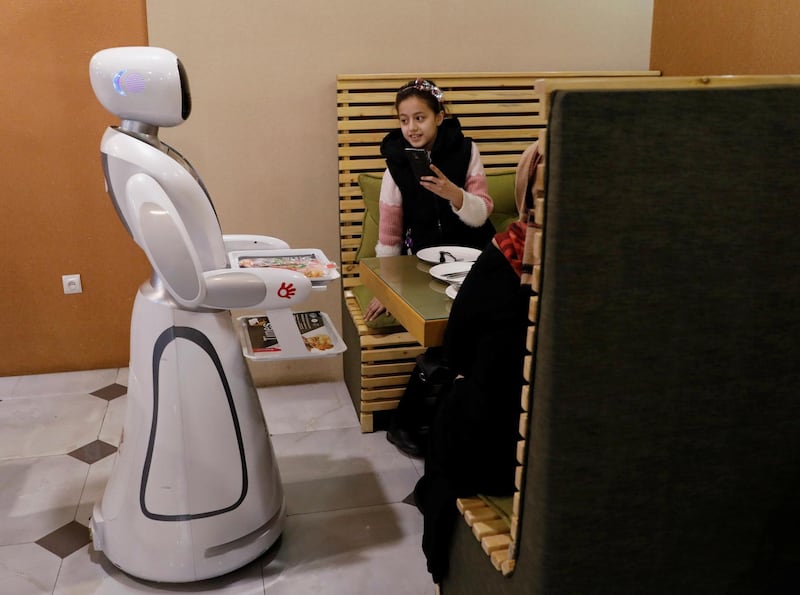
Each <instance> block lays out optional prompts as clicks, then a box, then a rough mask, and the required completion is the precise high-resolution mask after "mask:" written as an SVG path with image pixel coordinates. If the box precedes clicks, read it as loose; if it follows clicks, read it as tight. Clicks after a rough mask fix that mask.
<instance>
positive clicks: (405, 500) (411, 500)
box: [402, 492, 417, 506]
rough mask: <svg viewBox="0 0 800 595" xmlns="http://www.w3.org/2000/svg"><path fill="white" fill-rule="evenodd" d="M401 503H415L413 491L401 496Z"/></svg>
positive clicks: (414, 504) (412, 504) (413, 504)
mask: <svg viewBox="0 0 800 595" xmlns="http://www.w3.org/2000/svg"><path fill="white" fill-rule="evenodd" d="M402 502H403V504H410V505H411V506H416V505H417V499H416V498H415V497H414V492H411V493H410V494H409V495H408V496H406V497H405V498H403V500H402Z"/></svg>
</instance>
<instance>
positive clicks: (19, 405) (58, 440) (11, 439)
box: [0, 394, 108, 459]
mask: <svg viewBox="0 0 800 595" xmlns="http://www.w3.org/2000/svg"><path fill="white" fill-rule="evenodd" d="M107 405H108V403H107V402H106V401H104V400H103V399H98V398H97V397H92V396H91V395H75V394H73V395H56V396H45V397H28V398H13V399H9V400H3V401H2V402H0V427H2V428H3V431H2V432H0V459H7V458H12V457H38V456H45V455H53V454H64V453H67V452H70V451H72V450H75V449H76V448H80V447H81V446H84V445H86V444H88V443H89V442H92V441H93V440H96V439H97V436H98V434H99V432H100V426H101V424H102V422H103V417H104V415H105V412H106V407H107Z"/></svg>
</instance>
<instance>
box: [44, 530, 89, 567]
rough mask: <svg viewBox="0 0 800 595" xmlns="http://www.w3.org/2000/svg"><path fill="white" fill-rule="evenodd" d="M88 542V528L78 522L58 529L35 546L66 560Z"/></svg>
mask: <svg viewBox="0 0 800 595" xmlns="http://www.w3.org/2000/svg"><path fill="white" fill-rule="evenodd" d="M90 541H91V538H90V537H89V529H88V527H85V526H84V525H81V524H80V523H79V522H78V521H72V522H71V523H67V524H66V525H64V526H63V527H61V528H60V529H56V530H55V531H53V532H52V533H50V534H48V535H45V536H44V537H42V538H41V539H40V540H38V541H37V542H36V545H39V546H41V547H43V548H44V549H46V550H47V551H48V552H51V553H53V554H55V555H56V556H58V557H59V558H66V557H67V556H69V555H70V554H72V553H73V552H77V551H78V550H79V549H81V548H82V547H83V546H85V545H86V544H87V543H89V542H90Z"/></svg>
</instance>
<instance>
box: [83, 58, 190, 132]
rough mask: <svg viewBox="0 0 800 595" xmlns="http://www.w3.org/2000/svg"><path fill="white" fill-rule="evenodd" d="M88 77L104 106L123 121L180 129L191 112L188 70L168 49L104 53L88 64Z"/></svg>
mask: <svg viewBox="0 0 800 595" xmlns="http://www.w3.org/2000/svg"><path fill="white" fill-rule="evenodd" d="M89 77H90V79H91V81H92V89H93V90H94V94H95V95H96V96H97V99H98V100H99V101H100V103H102V104H103V107H105V108H106V109H107V110H108V111H110V112H111V113H112V114H114V115H116V116H119V117H120V119H122V120H133V121H136V122H143V123H145V124H151V125H153V126H177V125H178V124H181V123H182V122H183V121H184V120H186V118H188V117H189V113H190V112H191V110H192V98H191V94H190V93H189V80H188V79H187V78H186V71H185V70H184V68H183V64H181V61H180V60H179V59H178V57H177V56H176V55H175V54H173V53H172V52H170V51H169V50H165V49H162V48H154V47H119V48H109V49H106V50H101V51H99V52H97V53H96V54H95V55H94V56H93V57H92V59H91V61H90V63H89Z"/></svg>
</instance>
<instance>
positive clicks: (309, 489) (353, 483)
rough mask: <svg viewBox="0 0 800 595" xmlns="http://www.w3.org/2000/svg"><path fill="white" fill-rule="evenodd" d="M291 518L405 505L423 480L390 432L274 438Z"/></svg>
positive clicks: (326, 432)
mask: <svg viewBox="0 0 800 595" xmlns="http://www.w3.org/2000/svg"><path fill="white" fill-rule="evenodd" d="M272 445H273V447H274V448H275V454H276V456H277V458H278V467H279V468H280V471H281V478H282V480H283V487H284V491H285V495H286V507H287V511H288V513H289V514H290V515H292V514H302V513H308V512H321V511H326V510H337V509H343V508H354V507H357V506H373V505H376V504H387V503H391V502H400V501H402V500H403V499H404V498H405V497H406V496H408V495H409V494H410V493H411V491H412V490H413V489H414V485H415V484H416V481H417V479H418V478H419V475H418V473H417V471H416V469H415V468H414V465H413V464H412V463H411V460H410V459H408V458H407V457H405V456H403V455H401V454H400V453H399V452H397V449H396V448H395V447H394V446H392V445H391V444H389V442H387V441H386V438H385V436H384V433H383V432H381V433H375V434H362V433H361V430H360V429H359V428H343V429H337V430H322V431H317V432H304V433H298V434H283V435H276V436H273V437H272Z"/></svg>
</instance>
